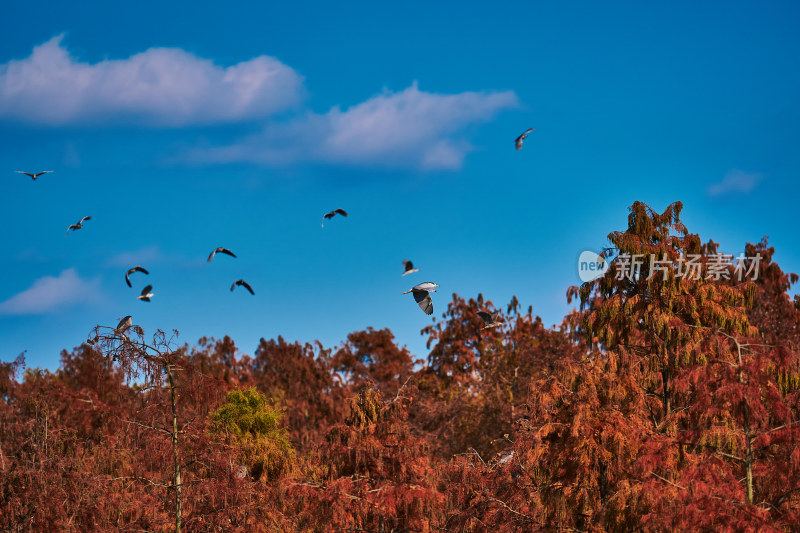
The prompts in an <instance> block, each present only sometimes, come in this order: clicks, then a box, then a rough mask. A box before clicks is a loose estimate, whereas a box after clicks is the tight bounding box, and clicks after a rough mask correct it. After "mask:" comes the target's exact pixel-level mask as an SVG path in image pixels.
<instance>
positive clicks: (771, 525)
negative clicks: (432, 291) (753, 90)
mask: <svg viewBox="0 0 800 533" xmlns="http://www.w3.org/2000/svg"><path fill="white" fill-rule="evenodd" d="M681 210H682V205H681V204H680V202H676V203H674V204H672V205H670V206H669V207H668V208H667V209H666V210H665V211H664V212H663V213H658V212H655V211H653V209H651V208H650V207H649V206H647V205H645V204H644V203H641V202H636V203H634V204H633V205H632V206H631V207H630V213H629V217H628V224H627V228H624V229H621V230H618V231H613V232H612V233H610V234H609V236H608V238H609V249H608V250H607V254H606V255H607V257H608V258H609V261H610V267H609V268H608V270H607V271H606V272H605V274H603V275H602V276H599V277H597V278H596V279H594V280H592V281H589V282H586V283H584V284H583V285H581V286H575V287H569V288H566V287H565V289H566V293H567V298H568V299H569V300H570V301H572V302H575V303H576V304H577V307H576V308H575V309H574V310H573V311H572V312H570V313H569V314H568V315H567V316H565V317H564V319H563V321H562V323H561V324H559V325H556V326H554V327H551V328H548V327H546V326H545V325H544V324H543V323H542V320H541V319H540V318H539V317H538V316H536V315H535V314H534V310H533V309H532V308H531V307H528V308H527V309H524V308H523V305H522V304H521V303H520V302H519V301H518V300H517V299H516V298H513V299H512V300H511V302H509V303H508V304H507V305H502V304H500V305H497V304H495V303H494V302H492V301H491V300H488V299H486V298H484V296H483V295H481V294H478V295H475V296H474V297H470V298H469V299H467V298H464V297H462V296H459V295H457V294H453V295H452V300H451V301H450V302H449V303H448V304H447V308H446V310H445V311H444V312H443V313H441V315H440V316H439V319H437V320H436V321H435V322H434V323H433V324H432V325H429V326H427V327H425V328H424V329H422V334H423V335H425V336H426V337H427V346H428V350H429V352H428V353H427V354H425V355H424V357H422V358H417V357H416V356H417V355H420V354H411V353H410V352H409V351H408V350H407V349H406V348H405V347H401V346H398V345H397V343H396V342H395V338H394V335H393V334H392V332H391V331H389V330H388V329H373V328H367V329H366V330H363V331H355V332H352V333H350V334H349V335H347V338H346V339H345V340H344V341H343V342H342V343H341V344H340V345H339V346H336V347H324V346H322V345H321V344H320V343H319V342H308V343H305V344H302V343H300V342H294V343H289V342H286V341H285V340H284V339H283V338H282V337H280V336H279V337H278V338H277V339H263V338H262V339H261V341H260V343H259V345H258V346H257V347H255V350H254V352H253V353H252V355H247V354H245V353H244V352H242V351H241V350H240V349H239V348H238V347H237V346H236V345H235V344H234V341H233V340H232V339H231V338H229V337H225V338H223V339H212V338H202V339H200V340H199V341H198V343H197V344H196V345H194V346H189V345H179V344H178V343H177V337H176V336H175V335H172V334H168V333H165V332H161V331H157V332H145V331H143V330H142V329H141V328H139V327H138V326H135V325H134V326H132V327H131V328H130V329H128V330H126V331H120V328H114V327H107V326H103V325H100V326H98V327H97V328H95V330H94V331H92V332H91V334H90V335H89V338H88V339H87V342H86V343H84V344H82V345H80V346H78V347H75V348H73V349H71V350H64V351H62V353H61V366H60V368H59V369H58V370H56V371H55V372H49V371H47V370H41V369H35V368H27V369H26V368H25V362H24V358H18V359H17V360H16V361H14V362H10V363H0V427H2V428H3V429H2V432H0V471H1V472H2V475H0V529H2V530H4V531H45V530H62V531H67V530H86V531H95V530H120V531H173V530H182V529H185V530H188V531H264V532H273V531H286V532H290V531H304V532H314V531H352V532H356V531H358V532H375V533H378V532H382V533H388V532H401V531H409V532H410V531H415V532H416V531H422V532H434V531H454V532H455V531H475V532H483V531H493V532H499V533H503V532H512V531H632V530H645V531H651V530H652V531H689V530H692V531H734V530H735V531H790V530H793V529H795V528H796V527H797V524H798V523H800V299H798V298H797V297H795V298H794V299H792V298H791V297H790V296H789V291H790V289H791V286H792V284H794V283H796V282H797V280H798V276H797V275H795V274H789V273H785V272H783V271H782V270H781V268H780V266H779V265H778V264H777V263H776V262H775V261H774V260H773V257H774V254H775V250H774V248H772V247H770V246H769V244H768V242H767V240H766V238H765V239H763V240H762V241H760V242H758V243H755V244H752V243H748V244H745V245H744V246H743V249H742V250H741V254H740V256H739V257H740V258H743V260H742V261H739V262H737V258H736V257H730V258H728V257H723V258H722V259H721V256H724V254H722V253H721V252H720V251H719V250H718V245H717V243H715V242H714V241H713V240H708V241H703V240H701V238H700V236H699V235H697V234H693V233H691V232H690V231H689V229H688V228H686V227H685V226H684V225H683V223H682V222H681V218H680V216H681ZM612 256H613V259H611V257H612ZM756 257H757V259H754V258H756ZM637 258H638V259H637ZM637 260H638V261H639V262H638V263H637V262H636V261H637ZM754 262H755V263H757V268H756V267H755V266H754V264H753V263H754ZM690 266H691V268H694V269H697V270H696V271H695V273H699V274H700V275H696V276H695V275H689V273H690V272H692V271H691V270H689V267H690ZM479 311H487V312H489V313H495V312H497V313H498V315H497V316H498V321H500V322H501V325H499V326H497V327H491V328H486V327H485V325H486V324H485V322H484V320H483V319H482V318H481V316H479V315H478V312H479Z"/></svg>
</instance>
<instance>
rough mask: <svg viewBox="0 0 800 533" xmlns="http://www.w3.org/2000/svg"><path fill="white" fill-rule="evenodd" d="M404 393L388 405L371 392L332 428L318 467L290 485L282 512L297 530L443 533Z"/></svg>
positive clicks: (431, 477) (432, 481)
mask: <svg viewBox="0 0 800 533" xmlns="http://www.w3.org/2000/svg"><path fill="white" fill-rule="evenodd" d="M412 401H413V399H412V397H411V396H410V395H408V394H407V391H406V389H405V388H404V387H401V388H400V389H399V390H398V391H397V393H396V394H395V395H394V396H392V397H386V398H384V397H383V395H382V394H381V393H380V391H379V390H377V389H376V388H374V387H366V388H364V389H363V390H362V391H361V392H359V393H358V395H357V396H355V397H353V398H351V399H350V400H349V404H350V408H349V415H348V416H347V418H346V420H345V422H344V424H342V423H339V424H336V425H335V426H333V427H331V428H330V429H329V431H328V433H327V435H326V438H325V442H324V443H323V444H322V445H321V447H320V450H319V455H318V461H319V462H318V464H317V466H316V468H312V469H309V470H308V471H309V474H310V475H309V476H308V477H307V478H306V479H304V480H298V481H296V482H293V483H291V487H292V490H291V493H290V495H291V498H290V500H289V501H288V502H287V506H288V507H287V508H286V509H285V510H284V513H285V514H287V515H294V516H297V522H296V527H297V530H299V531H363V532H366V531H370V532H375V533H378V532H384V533H389V532H391V531H395V532H400V531H419V532H431V531H440V530H441V528H440V527H439V526H440V523H441V522H440V521H441V517H442V514H443V513H442V505H443V503H444V496H443V495H442V494H441V492H440V491H439V489H438V485H437V480H438V475H437V472H436V469H435V468H434V467H433V464H432V462H431V457H430V454H429V453H428V451H427V446H426V444H425V441H424V440H423V439H422V438H421V437H419V436H417V435H415V431H414V428H413V426H411V425H410V424H409V423H408V406H409V404H411V403H412Z"/></svg>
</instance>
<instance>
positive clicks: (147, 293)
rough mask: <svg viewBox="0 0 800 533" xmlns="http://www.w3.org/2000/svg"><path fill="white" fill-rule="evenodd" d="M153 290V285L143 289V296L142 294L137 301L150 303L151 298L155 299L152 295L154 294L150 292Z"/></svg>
mask: <svg viewBox="0 0 800 533" xmlns="http://www.w3.org/2000/svg"><path fill="white" fill-rule="evenodd" d="M152 290H153V286H152V285H148V286H147V287H145V288H144V289H142V294H140V295H139V296H137V297H136V299H137V300H141V301H143V302H149V301H150V298H152V297H153V293H152V292H150V291H152Z"/></svg>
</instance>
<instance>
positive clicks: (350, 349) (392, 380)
mask: <svg viewBox="0 0 800 533" xmlns="http://www.w3.org/2000/svg"><path fill="white" fill-rule="evenodd" d="M331 365H332V367H333V370H334V371H335V372H337V373H338V374H339V375H341V376H343V378H344V381H345V383H348V384H350V385H352V386H354V387H356V389H360V388H362V387H364V386H365V385H366V384H367V383H373V384H374V386H375V387H377V388H378V389H379V390H380V391H381V392H382V393H383V394H386V395H393V394H395V393H396V392H397V390H398V389H399V388H400V387H401V386H402V385H403V384H404V383H405V382H406V380H408V378H409V377H410V376H411V375H412V374H413V373H414V360H413V359H412V358H411V354H410V353H409V351H408V350H407V349H406V348H405V347H403V348H400V347H398V346H397V344H395V342H394V335H393V334H392V332H391V331H389V330H388V329H379V330H376V329H373V328H367V329H366V330H361V331H356V332H353V333H350V334H349V335H348V336H347V341H346V342H344V343H343V344H342V346H341V347H340V348H339V350H337V351H336V353H335V354H334V355H333V359H332V362H331Z"/></svg>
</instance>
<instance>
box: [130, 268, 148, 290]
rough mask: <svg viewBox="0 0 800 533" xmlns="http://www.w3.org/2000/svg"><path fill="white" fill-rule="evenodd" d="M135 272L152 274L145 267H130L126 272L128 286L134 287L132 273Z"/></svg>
mask: <svg viewBox="0 0 800 533" xmlns="http://www.w3.org/2000/svg"><path fill="white" fill-rule="evenodd" d="M134 272H141V273H143V274H150V272H148V271H147V270H145V269H144V268H142V267H140V266H135V267H133V268H132V269H130V270H128V271H127V272H125V283H127V284H128V287H133V285H131V278H130V275H131V274H133V273H134Z"/></svg>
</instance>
